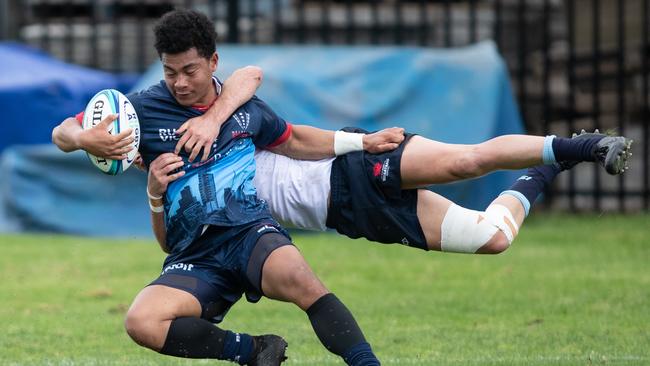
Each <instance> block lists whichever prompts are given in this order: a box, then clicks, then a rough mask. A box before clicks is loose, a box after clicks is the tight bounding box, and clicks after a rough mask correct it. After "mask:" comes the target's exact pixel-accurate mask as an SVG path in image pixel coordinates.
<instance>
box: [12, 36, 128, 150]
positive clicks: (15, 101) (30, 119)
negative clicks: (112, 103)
mask: <svg viewBox="0 0 650 366" xmlns="http://www.w3.org/2000/svg"><path fill="white" fill-rule="evenodd" d="M0 60H2V67H0V111H2V117H0V120H1V121H2V134H0V152H2V151H3V150H4V149H5V148H6V147H7V146H9V145H16V144H43V143H47V142H50V141H51V133H52V128H54V126H56V125H57V124H59V122H61V121H63V120H64V119H65V118H66V117H69V116H71V115H74V114H76V113H77V112H79V111H81V110H82V109H83V108H84V107H85V106H86V103H87V102H88V100H89V99H90V98H91V97H92V96H93V95H94V94H95V93H96V92H97V91H98V90H100V89H105V88H116V89H118V90H119V89H121V90H128V89H129V88H130V87H131V86H132V85H133V82H134V81H135V80H134V77H133V76H128V75H127V76H118V75H114V74H110V73H107V72H102V71H98V70H93V69H89V68H85V67H81V66H77V65H71V64H67V63H64V62H61V61H58V60H56V59H54V58H52V57H50V56H48V55H47V54H45V53H43V52H41V51H38V50H35V49H33V48H29V47H27V46H24V45H20V44H15V43H0Z"/></svg>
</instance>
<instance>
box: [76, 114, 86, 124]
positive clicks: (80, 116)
mask: <svg viewBox="0 0 650 366" xmlns="http://www.w3.org/2000/svg"><path fill="white" fill-rule="evenodd" d="M74 118H75V119H76V120H77V121H78V122H79V124H82V123H83V121H84V111H81V112H79V113H77V114H76V115H75V116H74Z"/></svg>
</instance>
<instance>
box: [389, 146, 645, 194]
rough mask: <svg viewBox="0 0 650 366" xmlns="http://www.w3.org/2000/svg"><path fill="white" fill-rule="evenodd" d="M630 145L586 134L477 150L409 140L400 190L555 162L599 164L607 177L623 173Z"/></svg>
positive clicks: (478, 147)
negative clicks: (499, 170) (592, 162)
mask: <svg viewBox="0 0 650 366" xmlns="http://www.w3.org/2000/svg"><path fill="white" fill-rule="evenodd" d="M631 143H632V141H631V140H628V139H626V138H624V137H620V136H605V135H602V134H598V133H585V134H582V135H579V136H575V137H574V138H561V137H555V136H546V137H541V136H527V135H505V136H499V137H496V138H493V139H490V140H488V141H485V142H483V143H480V144H476V145H456V144H445V143H441V142H438V141H433V140H429V139H426V138H424V137H421V136H413V138H411V139H410V140H409V141H407V142H406V146H405V148H404V154H403V156H402V161H401V176H402V188H404V189H409V188H418V187H423V186H427V185H431V184H439V183H448V182H452V181H455V180H459V179H466V178H473V177H478V176H481V175H484V174H487V173H489V172H491V171H494V170H498V169H521V168H527V167H531V166H536V165H540V164H553V163H556V162H581V161H598V162H599V163H600V164H601V165H602V166H604V167H605V169H606V170H607V172H608V173H610V174H620V173H623V172H624V171H625V169H626V163H627V159H628V158H629V157H630V156H631V153H630V152H629V150H630V145H631Z"/></svg>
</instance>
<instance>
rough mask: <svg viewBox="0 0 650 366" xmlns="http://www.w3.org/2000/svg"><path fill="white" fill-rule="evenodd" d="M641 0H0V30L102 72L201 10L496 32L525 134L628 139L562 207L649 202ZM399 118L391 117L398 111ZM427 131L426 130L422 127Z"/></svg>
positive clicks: (374, 27)
mask: <svg viewBox="0 0 650 366" xmlns="http://www.w3.org/2000/svg"><path fill="white" fill-rule="evenodd" d="M649 3H650V0H483V1H481V0H469V1H468V0H465V1H462V0H407V1H397V0H323V1H314V0H240V1H237V0H203V1H199V0H196V1H193V0H185V1H165V0H149V1H135V0H94V1H90V0H67V1H64V0H50V1H44V0H22V1H19V0H0V39H2V40H17V41H20V42H23V43H26V44H29V45H32V46H35V47H37V48H41V49H43V50H45V51H46V52H48V53H50V54H52V55H53V56H55V57H57V58H60V59H62V60H64V61H67V62H71V63H76V64H80V65H86V66H90V67H93V68H98V69H102V70H105V71H110V72H138V73H139V72H142V71H144V70H145V69H146V68H147V67H148V66H149V65H150V64H151V63H152V62H153V61H155V60H156V59H157V55H156V54H155V51H154V49H153V47H152V43H153V35H152V32H151V26H152V24H153V23H154V22H155V21H156V20H157V19H158V18H159V16H160V15H161V14H163V13H164V12H166V11H168V10H170V9H172V8H174V7H189V8H195V9H198V10H201V11H203V12H205V13H206V14H208V15H209V16H210V17H211V18H212V19H213V20H215V22H216V27H217V32H218V34H219V35H220V40H221V42H224V43H233V44H321V45H323V44H325V45H329V44H331V45H341V44H346V45H398V46H407V45H409V46H421V47H455V46H464V45H468V44H471V43H475V42H478V41H481V40H485V39H492V40H494V41H495V42H496V44H497V45H498V48H499V52H500V53H501V54H502V55H503V57H504V58H505V59H506V61H507V65H508V68H509V71H510V76H511V81H512V87H513V89H514V90H515V92H516V96H517V99H518V102H519V107H520V111H521V114H522V117H523V120H524V122H525V125H526V129H527V131H528V133H531V134H557V135H561V136H566V135H570V134H571V132H573V131H579V130H580V129H583V128H584V129H587V130H592V129H595V128H599V129H601V131H602V130H614V131H615V132H616V133H618V134H624V135H626V136H629V137H631V138H633V139H634V140H635V141H636V143H635V146H634V155H635V157H634V158H633V161H632V163H631V167H632V169H631V170H630V171H629V172H628V173H626V174H625V175H623V176H620V177H609V176H606V175H605V174H604V173H603V172H602V169H598V168H597V167H595V166H593V165H584V166H579V167H578V168H579V169H576V170H575V171H572V172H571V173H570V174H567V175H566V176H564V177H562V178H561V179H559V181H558V183H557V184H556V185H555V187H554V188H553V190H552V191H551V192H549V194H548V196H549V198H550V200H547V202H550V203H551V204H552V205H553V206H554V207H562V208H568V209H572V210H603V209H607V210H619V211H636V210H648V208H649V207H650V180H649V173H650V172H649V166H650V164H649V163H648V158H649V156H650V153H649V152H648V140H649V132H648V128H649V126H650V113H649V105H648V97H649V93H650V92H649V90H648V87H649V84H648V75H649V71H648V69H649V65H648V62H649V60H648V58H649V56H650V45H649V41H648V36H649V33H650V29H649V22H650V21H649V14H648V11H649V10H648V9H649V5H650V4H649ZM396 123H397V124H399V121H396ZM430 137H432V138H435V136H430Z"/></svg>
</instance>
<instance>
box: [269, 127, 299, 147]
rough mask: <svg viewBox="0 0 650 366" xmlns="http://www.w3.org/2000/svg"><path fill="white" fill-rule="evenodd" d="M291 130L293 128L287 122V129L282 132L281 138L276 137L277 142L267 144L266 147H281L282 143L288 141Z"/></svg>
mask: <svg viewBox="0 0 650 366" xmlns="http://www.w3.org/2000/svg"><path fill="white" fill-rule="evenodd" d="M292 130H293V126H292V125H291V123H289V122H287V129H286V130H284V133H283V134H282V136H280V137H278V139H277V140H275V141H274V142H273V143H271V144H269V145H268V146H267V147H276V146H278V145H282V144H283V143H285V142H286V141H287V140H288V139H289V137H291V131H292Z"/></svg>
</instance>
